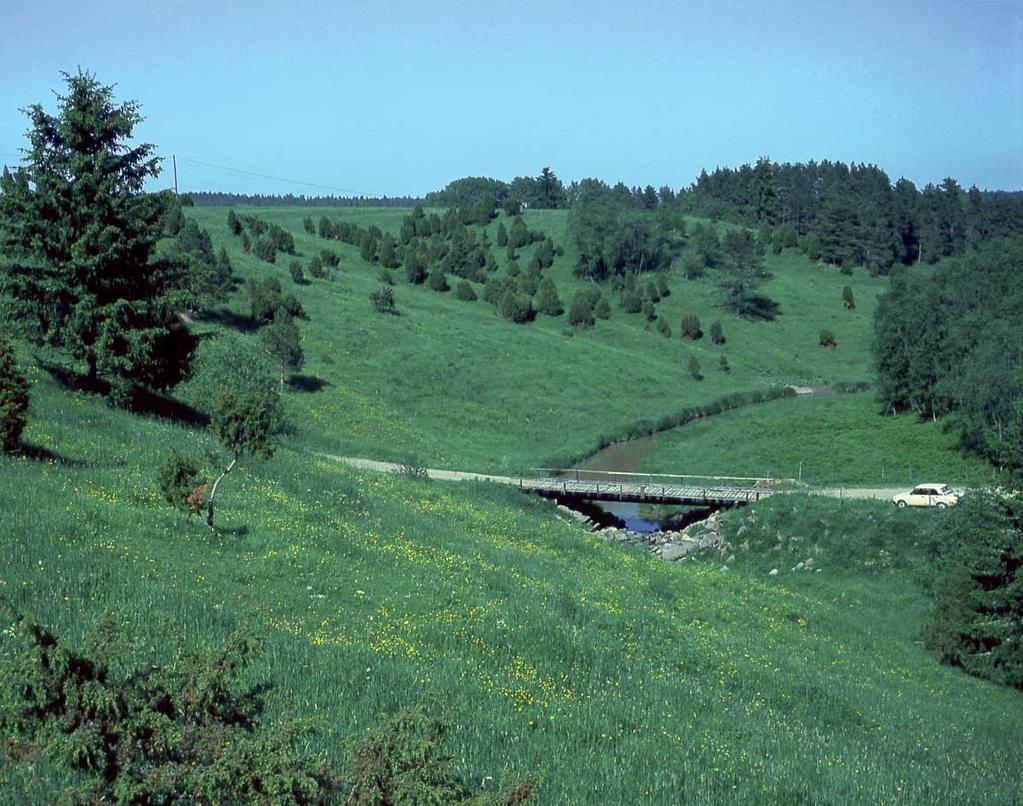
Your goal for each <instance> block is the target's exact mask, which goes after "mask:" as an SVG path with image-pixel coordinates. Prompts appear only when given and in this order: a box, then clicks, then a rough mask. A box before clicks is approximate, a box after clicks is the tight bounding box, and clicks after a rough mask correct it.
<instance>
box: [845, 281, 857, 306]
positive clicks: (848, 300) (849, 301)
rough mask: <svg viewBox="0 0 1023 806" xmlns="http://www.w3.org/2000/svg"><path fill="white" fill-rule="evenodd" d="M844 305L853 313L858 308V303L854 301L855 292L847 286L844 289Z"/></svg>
mask: <svg viewBox="0 0 1023 806" xmlns="http://www.w3.org/2000/svg"><path fill="white" fill-rule="evenodd" d="M842 304H843V305H844V306H845V309H846V310H847V311H851V310H852V309H853V308H855V307H856V301H855V300H854V299H853V290H852V289H851V288H850V287H849V286H845V288H843V289H842Z"/></svg>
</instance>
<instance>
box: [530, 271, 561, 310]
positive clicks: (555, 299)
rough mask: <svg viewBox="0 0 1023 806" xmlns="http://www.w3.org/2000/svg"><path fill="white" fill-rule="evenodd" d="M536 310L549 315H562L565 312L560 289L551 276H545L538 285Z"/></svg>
mask: <svg viewBox="0 0 1023 806" xmlns="http://www.w3.org/2000/svg"><path fill="white" fill-rule="evenodd" d="M536 310H537V311H538V312H539V313H542V314H545V315H547V316H561V314H563V313H564V312H565V308H564V307H563V306H562V304H561V297H559V296H558V289H557V287H556V286H555V285H554V281H553V280H551V279H550V278H549V277H544V278H543V279H542V280H541V281H540V284H539V285H538V286H537V289H536Z"/></svg>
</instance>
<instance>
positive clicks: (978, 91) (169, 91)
mask: <svg viewBox="0 0 1023 806" xmlns="http://www.w3.org/2000/svg"><path fill="white" fill-rule="evenodd" d="M832 5H834V7H831V6H832ZM840 6H841V7H839V4H837V3H836V4H832V3H829V2H826V0H817V1H816V2H795V1H794V0H793V1H789V0H776V2H764V3H761V2H731V3H729V2H720V1H719V2H673V3H667V2H643V1H642V0H639V1H638V2H632V3H601V2H565V3H557V2H533V0H516V1H515V2H511V3H506V4H483V3H448V2H444V1H443V0H438V2H434V3H432V4H425V3H416V2H396V3H369V2H321V3H313V2H294V3H281V2H279V0H278V1H277V2H273V3H270V2H261V1H260V0H249V1H248V2H244V3H230V2H205V1H203V2H200V1H199V0H193V2H166V1H164V2H152V1H151V0H136V2H131V3H113V2H103V0H96V1H95V2H91V3H82V2H63V1H62V0H58V1H57V2H41V3H40V2H35V3H23V2H20V0H8V2H7V3H5V7H4V12H3V20H2V22H0V162H7V163H11V162H13V161H16V159H17V153H18V149H19V148H20V147H21V146H23V145H24V132H25V129H26V120H25V118H24V116H23V115H22V114H21V113H20V112H19V111H18V110H19V108H21V107H24V106H25V105H27V104H29V103H32V102H35V101H42V102H43V103H44V104H45V105H46V106H47V107H48V108H50V109H51V110H52V109H53V108H54V102H53V95H52V91H53V90H54V89H59V87H60V78H59V73H60V71H61V70H67V71H74V70H75V69H76V68H77V67H78V66H81V67H83V68H85V69H88V70H91V71H93V72H95V73H96V74H97V76H98V78H99V79H100V80H102V81H104V82H105V83H114V84H116V85H117V93H118V97H120V98H122V99H123V98H133V99H137V100H139V101H140V102H141V103H142V107H143V112H144V114H145V115H146V121H145V123H144V124H143V125H142V126H141V127H140V128H139V130H138V134H139V136H140V137H141V138H142V139H144V140H147V141H149V142H153V143H156V144H157V145H158V146H159V149H160V153H161V154H162V155H163V156H165V157H167V158H168V161H167V164H166V168H167V170H166V172H165V174H164V176H163V177H161V179H160V180H159V182H157V185H158V186H166V185H168V184H169V183H170V160H169V157H170V155H171V154H176V155H177V156H178V163H179V164H178V167H179V178H180V183H181V187H182V189H183V190H197V189H219V190H233V191H239V192H274V193H287V192H295V193H301V192H306V193H316V192H321V191H320V190H319V189H317V188H313V187H308V186H305V185H300V184H295V183H294V182H292V183H288V182H277V181H273V180H270V179H264V178H258V177H252V176H247V175H244V174H240V173H231V172H228V171H224V170H219V169H214V168H209V167H206V166H204V165H199V164H197V163H208V164H214V165H219V166H225V167H228V168H235V169H239V170H243V171H251V172H256V173H261V174H266V175H269V176H273V177H281V178H285V179H289V180H297V181H301V182H309V183H313V184H316V185H321V186H323V187H324V188H330V189H336V190H337V191H339V192H345V193H364V194H373V195H375V194H387V195H400V194H404V193H412V194H421V193H425V192H427V191H429V190H432V189H435V188H438V187H441V186H443V185H444V184H445V183H446V182H447V181H448V180H450V179H453V178H456V177H459V176H466V175H486V176H495V177H499V178H504V179H510V178H512V177H513V176H516V175H523V174H528V175H535V174H536V173H538V172H539V170H540V168H541V167H543V166H544V165H551V166H552V167H553V168H554V170H555V171H556V172H557V173H558V175H559V176H561V177H562V178H563V179H565V180H566V181H568V180H571V179H579V178H582V177H586V176H597V177H600V178H603V179H606V180H608V181H611V182H614V181H617V180H622V181H625V182H626V183H627V184H630V185H635V184H639V185H646V184H653V185H655V186H660V185H662V184H669V185H671V186H673V187H676V188H678V187H682V186H684V185H688V184H689V183H690V182H691V181H692V180H693V179H694V178H695V176H696V175H697V173H698V172H699V171H700V169H701V168H707V169H712V168H714V167H715V166H717V165H722V166H724V165H733V166H734V165H739V164H741V163H743V162H752V161H754V160H756V158H757V157H758V156H760V155H769V156H770V157H771V158H773V159H775V160H778V161H797V160H808V159H818V160H819V159H828V158H830V159H838V160H844V161H856V162H872V163H876V164H878V165H880V166H881V167H882V168H884V169H885V170H886V171H887V172H888V173H889V175H890V176H891V177H892V179H893V180H894V179H896V178H898V177H899V176H901V175H904V176H907V177H909V178H910V179H912V180H914V181H915V182H917V183H919V184H923V183H925V182H928V181H933V182H940V181H941V179H942V178H944V177H945V176H948V175H951V176H954V177H956V178H957V179H959V181H960V182H961V183H962V184H964V185H966V186H969V185H971V184H974V183H975V184H977V185H978V186H980V187H983V188H1007V189H1021V188H1023V0H1004V2H1002V1H998V0H942V1H940V2H925V1H924V0H906V1H905V2H903V1H902V0H888V1H887V2H855V1H853V2H846V3H842V4H840Z"/></svg>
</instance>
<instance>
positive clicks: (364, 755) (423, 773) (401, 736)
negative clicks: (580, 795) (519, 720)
mask: <svg viewBox="0 0 1023 806" xmlns="http://www.w3.org/2000/svg"><path fill="white" fill-rule="evenodd" d="M448 730H449V724H448V723H447V722H445V721H443V720H438V719H430V718H429V717H427V716H426V715H425V714H424V713H423V712H422V711H421V710H420V709H411V710H406V711H401V712H400V713H398V714H396V715H394V716H392V717H390V718H388V719H386V720H384V721H383V722H382V723H381V724H380V725H378V726H377V727H375V728H374V729H373V730H372V731H371V732H370V733H369V735H367V736H366V737H365V738H363V739H362V740H361V741H355V742H350V744H349V747H350V751H349V754H350V756H351V757H352V759H353V761H352V775H351V780H349V781H348V783H347V784H346V785H345V787H344V790H345V791H346V792H348V793H349V794H348V797H347V799H346V800H345V803H346V804H353V806H376V804H442V803H443V804H448V803H465V804H467V805H468V804H477V805H478V806H514V804H521V803H525V802H526V801H527V800H529V799H530V798H531V797H532V795H533V787H532V785H531V784H529V783H522V784H519V785H517V786H515V787H513V788H512V789H510V790H508V791H505V792H495V793H493V794H492V795H490V796H489V797H487V796H485V795H481V794H480V793H479V791H478V790H476V791H474V788H473V787H470V786H468V785H466V784H465V783H463V782H462V781H461V780H459V778H458V776H457V772H456V769H455V764H454V759H453V758H452V757H451V756H450V755H449V754H448V753H446V752H445V750H444V745H445V738H446V736H447V732H448Z"/></svg>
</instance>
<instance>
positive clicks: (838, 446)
mask: <svg viewBox="0 0 1023 806" xmlns="http://www.w3.org/2000/svg"><path fill="white" fill-rule="evenodd" d="M878 408H879V407H878V405H877V403H876V401H875V400H874V397H873V395H872V394H870V393H865V394H855V395H833V396H828V397H811V398H789V399H784V400H776V401H773V402H769V403H764V404H761V405H758V406H749V407H747V408H743V409H739V410H736V411H730V412H725V413H723V414H720V415H717V416H715V417H711V418H708V419H705V420H698V421H696V422H693V423H690V424H689V425H687V426H685V427H684V428H679V429H676V430H674V431H670V432H668V433H665V434H660V435H658V437H657V447H656V449H655V450H654V451H653V452H652V453H650V454H649V455H648V456H647V457H646V459H645V460H644V461H643V463H642V470H644V471H645V472H651V473H670V472H673V470H674V469H677V468H685V469H686V472H688V473H697V474H704V475H715V474H718V475H726V474H729V473H732V474H735V475H746V476H771V477H774V478H797V477H798V476H800V475H801V476H802V479H803V480H804V481H806V482H809V483H812V484H861V485H866V486H869V485H871V484H873V485H875V486H890V485H892V484H913V483H918V482H919V481H921V480H923V479H925V478H928V479H930V478H935V479H938V480H940V481H948V482H950V483H958V484H980V483H983V482H986V481H989V480H990V479H991V469H990V467H989V466H988V465H987V464H986V463H985V462H983V461H982V460H980V459H978V458H976V457H974V456H970V455H968V454H965V453H962V452H960V451H958V450H957V446H956V443H957V439H956V436H955V434H954V433H951V432H949V431H946V430H945V429H944V427H943V424H941V423H935V422H919V421H918V420H917V419H916V418H915V417H912V416H908V415H907V416H897V417H892V416H885V415H883V414H881V413H880V412H879V410H878Z"/></svg>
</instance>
